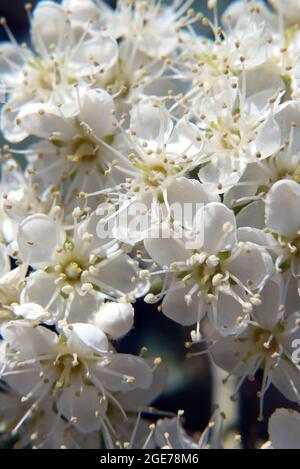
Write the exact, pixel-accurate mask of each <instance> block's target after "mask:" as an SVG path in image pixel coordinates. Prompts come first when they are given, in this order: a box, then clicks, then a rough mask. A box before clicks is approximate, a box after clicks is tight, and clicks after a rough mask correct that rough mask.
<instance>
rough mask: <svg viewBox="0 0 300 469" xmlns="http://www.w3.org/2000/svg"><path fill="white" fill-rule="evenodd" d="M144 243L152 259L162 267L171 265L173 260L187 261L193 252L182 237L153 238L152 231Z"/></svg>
mask: <svg viewBox="0 0 300 469" xmlns="http://www.w3.org/2000/svg"><path fill="white" fill-rule="evenodd" d="M144 245H145V248H146V250H147V252H148V253H149V254H150V256H151V257H152V259H153V260H154V261H155V262H157V264H158V265H161V266H162V267H164V266H167V267H169V266H170V265H171V264H172V263H173V262H185V261H186V260H187V259H188V258H189V257H190V256H191V254H192V253H191V252H190V251H189V250H187V249H186V248H185V247H184V244H183V242H182V241H181V240H180V239H176V238H173V237H169V238H164V237H162V238H151V233H150V236H149V238H146V239H145V241H144Z"/></svg>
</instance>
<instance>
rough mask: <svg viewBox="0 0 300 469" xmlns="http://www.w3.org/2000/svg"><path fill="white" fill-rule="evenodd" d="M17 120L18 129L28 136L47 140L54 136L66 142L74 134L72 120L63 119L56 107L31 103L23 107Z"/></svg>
mask: <svg viewBox="0 0 300 469" xmlns="http://www.w3.org/2000/svg"><path fill="white" fill-rule="evenodd" d="M18 118H19V119H20V127H21V128H22V129H23V130H24V131H25V132H27V133H28V134H30V135H34V136H36V137H40V138H48V137H49V136H50V135H52V134H55V135H57V136H59V138H61V139H62V140H63V141H68V140H69V139H71V138H72V136H73V135H74V133H75V132H76V128H75V125H74V122H73V120H72V119H69V120H67V119H65V118H63V116H62V115H61V114H60V113H59V110H58V108H57V107H54V106H50V105H44V104H38V103H31V104H28V105H27V106H25V107H24V108H23V109H22V110H21V112H20V114H19V116H18Z"/></svg>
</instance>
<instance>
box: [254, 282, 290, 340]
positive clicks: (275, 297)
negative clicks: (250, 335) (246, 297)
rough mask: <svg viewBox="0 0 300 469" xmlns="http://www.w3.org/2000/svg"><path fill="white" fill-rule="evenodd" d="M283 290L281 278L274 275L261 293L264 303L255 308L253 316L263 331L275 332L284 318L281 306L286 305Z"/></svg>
mask: <svg viewBox="0 0 300 469" xmlns="http://www.w3.org/2000/svg"><path fill="white" fill-rule="evenodd" d="M283 288H284V284H283V281H282V278H281V276H280V275H274V276H273V277H272V278H271V279H270V280H268V282H267V283H266V285H265V286H264V288H263V289H262V291H261V292H260V295H261V302H262V303H261V305H260V306H256V307H255V308H254V311H253V314H254V316H255V318H256V319H257V322H258V323H259V325H261V326H262V328H263V329H266V330H268V331H273V330H274V328H275V326H276V324H277V323H278V322H279V320H280V318H281V316H282V312H281V311H280V306H281V305H282V304H284V290H283Z"/></svg>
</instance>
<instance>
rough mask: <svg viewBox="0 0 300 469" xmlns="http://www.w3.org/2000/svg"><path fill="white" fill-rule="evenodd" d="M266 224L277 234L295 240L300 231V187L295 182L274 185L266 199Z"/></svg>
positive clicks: (281, 182)
mask: <svg viewBox="0 0 300 469" xmlns="http://www.w3.org/2000/svg"><path fill="white" fill-rule="evenodd" d="M266 224H267V226H268V227H269V228H271V229H272V230H273V231H275V232H276V233H278V234H280V235H283V236H287V237H291V238H294V237H296V234H297V231H299V230H300V187H299V184H297V183H296V182H294V181H289V180H282V181H278V182H276V183H275V184H274V186H273V187H272V188H271V189H270V191H269V193H268V195H267V199H266Z"/></svg>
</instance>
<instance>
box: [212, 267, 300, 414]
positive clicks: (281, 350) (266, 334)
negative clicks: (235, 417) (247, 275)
mask: <svg viewBox="0 0 300 469" xmlns="http://www.w3.org/2000/svg"><path fill="white" fill-rule="evenodd" d="M260 302H261V304H260V305H259V306H255V307H254V309H253V312H252V316H251V320H250V321H249V324H248V325H246V323H245V324H244V330H242V332H241V333H240V334H237V336H236V337H226V338H223V339H221V340H219V341H217V343H216V344H215V345H214V347H213V350H212V354H213V358H214V360H215V362H216V363H217V365H218V366H220V367H222V368H223V369H225V370H227V371H229V376H231V375H236V376H238V377H239V381H238V387H237V389H238V388H239V386H240V385H241V384H242V382H243V381H244V380H245V379H246V378H247V377H248V378H249V379H252V378H253V377H254V376H255V374H256V372H257V371H258V370H259V369H263V380H262V388H261V391H260V392H259V393H258V397H259V398H260V412H259V419H263V402H264V397H265V394H266V392H267V390H268V389H269V387H270V385H271V383H272V384H273V385H274V386H276V387H277V389H278V390H279V391H280V392H281V393H282V394H283V395H284V396H285V397H286V398H287V399H289V400H291V401H295V402H299V391H300V374H299V366H298V365H297V364H296V363H295V362H294V361H293V359H292V343H293V340H294V339H295V338H297V337H298V331H299V313H294V312H293V311H294V310H293V309H292V310H291V311H290V310H289V309H288V307H287V303H286V300H285V292H284V284H283V282H282V279H281V278H280V276H279V277H276V276H275V277H273V278H272V279H271V280H270V281H269V282H267V283H266V285H265V286H264V288H263V290H262V291H261V293H260ZM293 306H294V307H296V308H297V306H299V304H298V305H295V304H293Z"/></svg>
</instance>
